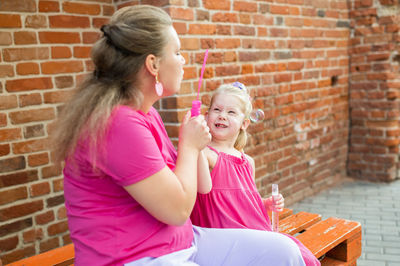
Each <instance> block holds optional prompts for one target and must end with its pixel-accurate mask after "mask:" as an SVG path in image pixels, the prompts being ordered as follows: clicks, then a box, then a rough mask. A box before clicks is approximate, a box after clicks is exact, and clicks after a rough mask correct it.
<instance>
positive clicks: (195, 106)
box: [191, 49, 208, 116]
mask: <svg viewBox="0 0 400 266" xmlns="http://www.w3.org/2000/svg"><path fill="white" fill-rule="evenodd" d="M207 57H208V49H207V50H206V52H205V54H204V60H203V66H202V67H201V73H200V79H199V86H198V89H197V98H196V100H194V101H193V102H192V109H191V113H192V116H198V115H199V114H200V109H201V101H200V88H201V82H202V80H203V75H204V69H205V68H206V61H207Z"/></svg>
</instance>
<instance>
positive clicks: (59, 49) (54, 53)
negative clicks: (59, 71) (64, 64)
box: [51, 46, 72, 59]
mask: <svg viewBox="0 0 400 266" xmlns="http://www.w3.org/2000/svg"><path fill="white" fill-rule="evenodd" d="M70 57H72V52H71V49H70V48H69V47H67V46H55V47H51V58H55V59H59V58H70Z"/></svg>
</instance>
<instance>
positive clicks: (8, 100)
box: [0, 95, 18, 110]
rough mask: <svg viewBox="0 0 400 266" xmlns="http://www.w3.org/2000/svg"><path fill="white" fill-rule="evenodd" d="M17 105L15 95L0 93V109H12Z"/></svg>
mask: <svg viewBox="0 0 400 266" xmlns="http://www.w3.org/2000/svg"><path fill="white" fill-rule="evenodd" d="M17 106H18V102H17V96H15V95H3V96H1V95H0V110H6V109H12V108H15V107H17Z"/></svg>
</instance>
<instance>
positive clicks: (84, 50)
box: [74, 46, 92, 58]
mask: <svg viewBox="0 0 400 266" xmlns="http://www.w3.org/2000/svg"><path fill="white" fill-rule="evenodd" d="M91 49H92V47H88V46H75V47H74V57H76V58H90V52H91Z"/></svg>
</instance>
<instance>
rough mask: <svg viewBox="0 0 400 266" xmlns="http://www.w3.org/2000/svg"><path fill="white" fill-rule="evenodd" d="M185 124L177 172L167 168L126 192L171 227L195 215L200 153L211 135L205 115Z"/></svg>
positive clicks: (133, 185) (181, 129)
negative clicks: (193, 211)
mask: <svg viewBox="0 0 400 266" xmlns="http://www.w3.org/2000/svg"><path fill="white" fill-rule="evenodd" d="M189 117H190V112H188V114H187V115H186V116H185V118H184V121H183V122H182V125H181V128H180V134H179V144H178V158H177V161H176V166H175V170H174V171H171V170H170V169H169V168H168V167H167V166H165V167H164V168H163V169H162V170H160V171H159V172H157V173H155V174H153V175H152V176H149V177H147V178H145V179H143V180H141V181H139V182H137V183H135V184H132V185H129V186H126V187H125V189H126V190H127V191H128V193H129V194H130V195H131V196H132V197H133V198H134V199H135V200H136V201H138V203H139V204H140V205H142V206H143V208H145V209H146V210H147V211H148V212H149V213H150V214H151V215H153V216H154V217H155V218H156V219H158V220H160V221H161V222H164V223H166V224H171V225H182V224H184V223H185V222H186V220H187V219H188V218H189V216H190V213H191V212H192V209H193V206H194V203H195V200H196V194H197V162H198V157H199V152H200V150H202V149H203V148H204V147H205V146H206V145H207V144H208V143H209V141H210V139H211V136H210V134H209V132H208V127H207V125H206V123H205V121H204V117H203V116H198V117H196V118H191V119H189Z"/></svg>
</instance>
